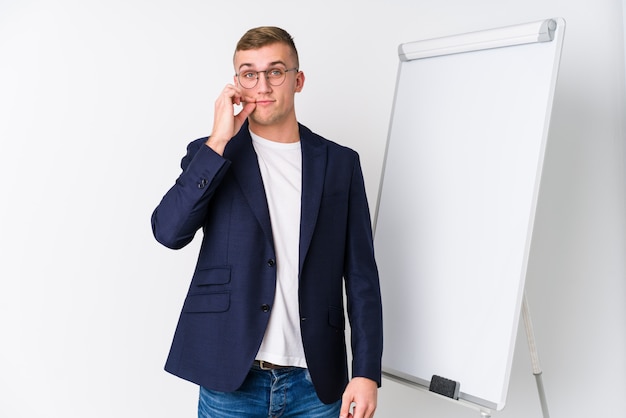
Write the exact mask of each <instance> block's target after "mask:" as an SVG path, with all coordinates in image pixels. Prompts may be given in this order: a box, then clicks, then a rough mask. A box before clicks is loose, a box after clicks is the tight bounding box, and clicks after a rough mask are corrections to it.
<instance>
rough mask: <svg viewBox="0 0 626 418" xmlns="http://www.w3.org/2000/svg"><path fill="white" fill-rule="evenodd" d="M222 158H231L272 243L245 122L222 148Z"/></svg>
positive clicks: (261, 184) (263, 193)
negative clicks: (224, 147) (223, 148)
mask: <svg viewBox="0 0 626 418" xmlns="http://www.w3.org/2000/svg"><path fill="white" fill-rule="evenodd" d="M224 158H227V159H229V160H231V161H232V162H233V163H232V164H231V170H233V173H234V175H235V178H236V179H237V182H238V183H239V185H240V186H241V190H242V192H243V194H244V196H245V197H246V199H247V200H248V204H249V205H250V209H252V212H253V213H254V216H255V217H256V218H257V220H258V222H259V224H260V225H261V228H262V229H263V232H264V233H265V235H266V237H267V239H268V241H269V242H270V243H271V244H272V245H274V240H273V238H272V225H271V221H270V213H269V209H268V205H267V198H266V197H265V188H264V187H263V179H262V178H261V171H260V170H259V161H258V159H257V155H256V153H255V152H254V147H253V146H252V138H251V137H250V132H249V130H248V123H247V122H246V123H245V124H244V125H243V126H242V128H241V129H240V130H239V133H238V134H237V135H235V136H234V137H233V138H232V139H231V140H230V142H229V143H228V145H227V146H226V149H225V150H224Z"/></svg>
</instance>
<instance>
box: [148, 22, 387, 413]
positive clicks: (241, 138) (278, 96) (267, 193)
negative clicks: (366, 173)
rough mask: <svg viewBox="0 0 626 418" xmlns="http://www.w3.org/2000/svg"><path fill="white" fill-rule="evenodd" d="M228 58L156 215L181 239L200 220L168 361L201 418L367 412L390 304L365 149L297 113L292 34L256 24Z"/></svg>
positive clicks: (158, 230) (158, 224)
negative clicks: (207, 128) (191, 387)
mask: <svg viewBox="0 0 626 418" xmlns="http://www.w3.org/2000/svg"><path fill="white" fill-rule="evenodd" d="M234 65H235V72H236V75H235V77H234V80H233V84H228V85H227V86H226V87H225V88H224V90H223V91H222V93H221V95H220V96H219V97H218V99H217V100H216V102H215V117H214V126H213V130H212V133H211V135H210V136H209V137H207V138H201V139H198V140H196V141H194V142H192V143H190V144H189V146H188V148H187V155H186V156H185V157H184V158H183V160H182V163H181V166H182V173H181V175H180V176H179V177H178V179H177V180H176V183H175V184H174V186H173V187H172V188H171V189H170V190H169V191H168V192H167V193H166V195H165V196H164V197H163V199H162V201H161V203H160V204H159V206H158V207H157V208H156V209H155V211H154V213H153V215H152V228H153V231H154V235H155V237H156V239H157V240H158V241H159V242H161V243H162V244H163V245H165V246H167V247H170V248H173V249H178V248H182V247H184V246H185V245H187V244H188V243H189V242H190V241H191V240H192V239H193V237H194V235H195V233H196V232H197V231H198V230H199V229H200V228H202V231H203V239H202V246H201V249H200V254H199V257H198V262H197V266H196V269H195V272H194V275H193V278H192V281H191V285H190V288H189V292H188V294H187V297H186V299H185V303H184V305H183V309H182V313H181V316H180V320H179V323H178V326H177V328H176V333H175V335H174V340H173V343H172V347H171V351H170V354H169V357H168V360H167V363H166V366H165V368H166V370H167V371H169V372H171V373H173V374H175V375H177V376H179V377H181V378H184V379H187V380H189V381H192V382H195V383H197V384H199V385H200V401H199V406H198V416H199V417H231V416H232V417H255V416H259V417H268V416H271V417H273V416H279V415H280V416H282V417H288V416H302V417H320V418H321V417H333V418H336V417H338V416H341V417H348V416H350V417H352V416H353V417H354V418H364V417H371V416H373V414H374V410H375V408H376V397H377V388H378V387H379V386H380V381H381V355H382V308H381V301H380V288H379V283H378V272H377V268H376V263H375V260H374V251H373V243H372V232H371V222H370V215H369V208H368V203H367V199H366V195H365V188H364V183H363V176H362V172H361V167H360V163H359V158H358V155H357V154H356V152H354V151H352V150H350V149H348V148H346V147H342V146H339V145H337V144H335V143H333V142H331V141H328V140H326V139H324V138H322V137H320V136H318V135H316V134H314V133H313V132H311V131H310V130H309V129H307V128H306V127H304V126H303V125H300V124H299V123H298V122H297V120H296V114H295V108H294V96H295V93H299V92H300V91H302V88H303V86H304V80H305V77H304V73H303V72H302V71H300V70H299V63H298V53H297V51H296V48H295V45H294V43H293V39H292V38H291V36H290V35H289V34H288V33H287V32H285V31H284V30H282V29H280V28H276V27H260V28H255V29H251V30H250V31H248V32H247V33H246V34H245V35H244V36H243V37H242V38H241V40H240V41H239V43H238V44H237V48H236V51H235V55H234ZM234 105H241V106H242V109H241V110H240V112H239V113H238V114H237V115H233V114H234V113H235V112H234V108H233V107H234ZM344 283H345V290H346V298H347V312H348V316H349V320H350V323H351V331H352V332H351V335H352V357H353V362H352V375H353V378H352V380H350V381H348V367H347V360H346V346H345V336H344V332H345V320H344V303H343V300H344V299H343V286H344ZM351 406H352V408H353V409H352V410H351ZM350 410H351V412H350Z"/></svg>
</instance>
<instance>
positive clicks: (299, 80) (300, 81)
mask: <svg viewBox="0 0 626 418" xmlns="http://www.w3.org/2000/svg"><path fill="white" fill-rule="evenodd" d="M303 87H304V73H303V72H302V71H299V72H298V74H296V89H295V92H296V93H300V92H301V91H302V88H303Z"/></svg>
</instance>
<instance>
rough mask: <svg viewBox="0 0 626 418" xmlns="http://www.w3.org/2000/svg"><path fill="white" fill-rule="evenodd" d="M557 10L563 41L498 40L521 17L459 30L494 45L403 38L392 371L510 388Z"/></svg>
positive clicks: (383, 229)
mask: <svg viewBox="0 0 626 418" xmlns="http://www.w3.org/2000/svg"><path fill="white" fill-rule="evenodd" d="M545 22H552V23H551V24H554V23H556V29H555V30H554V31H552V32H551V34H550V35H551V39H552V40H548V41H542V42H530V43H523V44H521V45H513V46H504V47H493V46H494V45H497V42H498V40H499V39H501V38H502V34H504V33H507V34H508V33H510V32H511V27H509V28H504V29H496V30H489V31H485V32H484V33H473V34H467V35H457V36H454V37H450V40H452V41H454V43H456V44H461V45H463V44H464V43H465V44H468V43H469V41H468V42H463V40H464V39H466V40H472V42H473V43H474V44H477V45H478V43H476V42H474V39H475V38H476V35H478V36H479V38H480V36H481V35H484V36H483V38H485V37H486V39H489V38H493V39H494V40H495V44H491V43H489V42H487V43H485V44H484V45H487V46H486V48H487V49H480V48H482V47H481V46H479V47H478V48H479V49H478V50H473V51H469V52H457V51H455V53H452V54H443V55H437V53H436V52H435V51H431V52H429V53H430V54H431V56H428V54H429V53H427V54H426V55H425V56H423V57H421V58H419V59H410V57H409V58H407V57H408V56H409V54H406V55H403V51H408V50H411V49H415V48H414V47H416V48H417V49H419V47H420V46H421V45H422V43H419V42H418V43H413V44H405V45H401V47H400V49H399V51H400V54H399V55H400V57H401V62H400V65H399V70H398V79H397V85H396V94H395V99H394V109H393V112H392V117H391V123H390V129H389V137H388V143H387V151H386V156H385V164H384V169H383V175H382V180H381V185H380V191H379V197H378V207H377V210H376V215H375V248H376V257H377V262H378V266H379V270H380V277H381V286H382V292H383V309H384V321H385V349H384V354H383V370H384V372H385V374H387V375H388V376H395V377H399V378H401V379H404V380H407V381H409V382H412V383H415V384H416V385H421V386H425V387H428V385H429V383H430V380H431V377H432V376H433V375H438V376H442V377H445V378H447V379H451V380H454V381H457V382H459V383H460V392H461V393H460V399H462V400H466V401H469V402H472V403H475V404H477V405H481V406H484V407H487V408H491V409H496V410H500V409H502V408H503V407H504V405H505V401H506V394H507V390H508V382H509V375H510V370H511V364H512V359H513V349H514V347H515V338H516V335H517V327H518V323H519V315H520V307H521V303H522V298H523V293H524V292H523V289H524V281H525V276H526V267H527V263H528V253H529V247H530V240H531V235H532V227H533V221H534V213H535V208H536V200H537V195H538V190H539V183H540V178H541V168H542V165H543V154H544V150H545V146H546V139H547V134H548V127H549V118H550V112H551V108H552V97H553V93H554V87H555V84H556V76H557V72H558V62H559V58H560V50H561V46H562V38H563V30H564V26H565V22H564V21H563V20H562V19H553V20H546V21H545ZM522 26H524V25H520V27H522ZM553 27H554V26H553ZM512 29H513V32H515V30H516V28H515V27H512ZM507 37H508V35H507ZM445 41H446V38H442V39H440V40H438V43H441V42H443V43H444V44H445ZM424 45H426V43H424ZM438 46H440V45H438ZM426 49H427V50H428V48H426ZM440 50H441V48H440Z"/></svg>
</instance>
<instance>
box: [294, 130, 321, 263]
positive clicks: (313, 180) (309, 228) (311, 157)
mask: <svg viewBox="0 0 626 418" xmlns="http://www.w3.org/2000/svg"><path fill="white" fill-rule="evenodd" d="M300 144H301V147H302V208H301V216H300V261H299V271H300V272H302V265H303V263H304V260H305V259H306V254H307V252H308V250H309V245H310V244H311V239H312V237H313V232H314V230H315V224H316V223H317V216H318V213H319V208H320V203H321V200H322V192H323V190H324V175H325V173H326V160H327V155H326V145H325V144H324V143H323V142H322V141H321V140H320V139H319V138H318V137H316V136H315V135H314V134H313V133H312V132H311V131H310V130H309V129H307V128H306V127H304V126H302V125H300Z"/></svg>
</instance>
